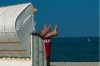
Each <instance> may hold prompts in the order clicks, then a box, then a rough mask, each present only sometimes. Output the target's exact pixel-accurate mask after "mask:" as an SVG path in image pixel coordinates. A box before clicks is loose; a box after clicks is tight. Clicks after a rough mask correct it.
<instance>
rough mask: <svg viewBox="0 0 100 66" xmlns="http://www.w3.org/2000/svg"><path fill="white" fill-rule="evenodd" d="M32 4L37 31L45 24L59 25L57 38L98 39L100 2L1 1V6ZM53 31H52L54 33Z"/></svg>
mask: <svg viewBox="0 0 100 66" xmlns="http://www.w3.org/2000/svg"><path fill="white" fill-rule="evenodd" d="M24 2H31V3H32V4H33V6H34V7H35V8H37V12H36V14H35V17H34V19H35V21H36V31H37V32H38V31H41V30H42V29H43V24H44V23H45V24H47V25H48V24H49V23H51V24H52V30H53V29H54V25H55V24H57V25H58V36H57V37H98V36H99V0H0V6H7V5H11V4H19V3H24ZM52 30H51V31H52Z"/></svg>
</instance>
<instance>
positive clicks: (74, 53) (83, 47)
mask: <svg viewBox="0 0 100 66" xmlns="http://www.w3.org/2000/svg"><path fill="white" fill-rule="evenodd" d="M50 61H51V62H99V37H68V38H52V44H51V56H50Z"/></svg>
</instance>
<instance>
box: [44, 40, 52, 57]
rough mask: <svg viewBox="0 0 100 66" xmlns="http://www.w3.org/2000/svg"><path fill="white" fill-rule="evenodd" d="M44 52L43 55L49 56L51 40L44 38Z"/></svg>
mask: <svg viewBox="0 0 100 66" xmlns="http://www.w3.org/2000/svg"><path fill="white" fill-rule="evenodd" d="M44 50H45V55H46V56H50V54H51V39H49V38H44Z"/></svg>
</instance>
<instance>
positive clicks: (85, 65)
mask: <svg viewBox="0 0 100 66" xmlns="http://www.w3.org/2000/svg"><path fill="white" fill-rule="evenodd" d="M50 66H100V62H50Z"/></svg>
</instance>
